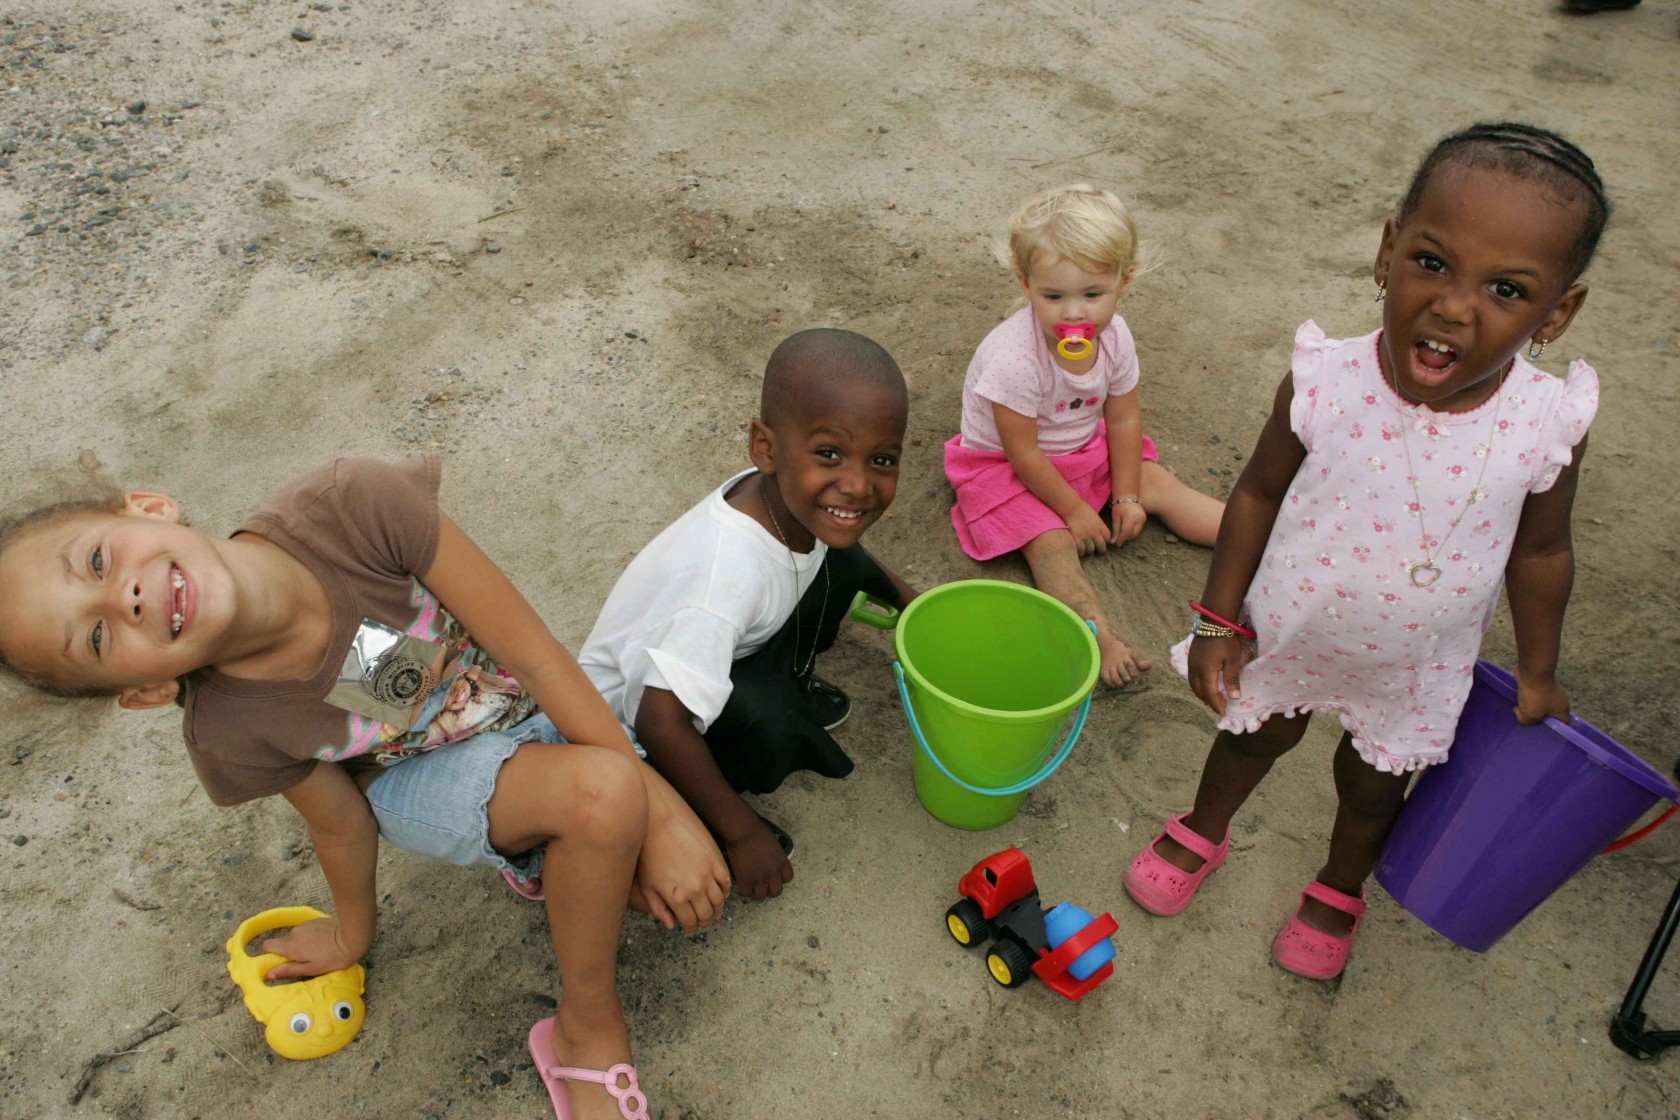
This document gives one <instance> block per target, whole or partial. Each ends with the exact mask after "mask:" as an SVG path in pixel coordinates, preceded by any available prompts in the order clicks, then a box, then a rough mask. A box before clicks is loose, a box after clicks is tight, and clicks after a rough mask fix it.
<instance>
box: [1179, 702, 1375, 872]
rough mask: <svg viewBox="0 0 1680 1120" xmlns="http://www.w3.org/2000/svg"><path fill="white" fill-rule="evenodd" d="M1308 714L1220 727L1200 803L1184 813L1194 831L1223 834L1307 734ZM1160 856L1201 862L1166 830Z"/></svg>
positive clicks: (1186, 864)
mask: <svg viewBox="0 0 1680 1120" xmlns="http://www.w3.org/2000/svg"><path fill="white" fill-rule="evenodd" d="M1307 720H1308V716H1307V715H1306V714H1305V713H1303V714H1301V715H1298V716H1273V717H1272V718H1271V719H1269V720H1267V721H1266V722H1265V723H1262V724H1261V725H1260V729H1259V730H1258V731H1251V732H1248V733H1246V734H1243V735H1237V734H1235V733H1233V732H1230V731H1221V732H1220V733H1219V734H1218V735H1216V736H1215V737H1214V740H1213V746H1212V748H1210V749H1209V750H1208V757H1207V762H1205V763H1203V765H1202V782H1201V785H1200V786H1198V787H1197V789H1196V806H1195V808H1193V809H1192V810H1190V814H1189V815H1188V816H1186V817H1185V818H1184V823H1185V824H1186V825H1188V826H1189V827H1190V829H1191V831H1193V832H1195V833H1196V834H1197V835H1199V836H1202V837H1204V838H1205V839H1206V840H1207V841H1208V842H1209V843H1210V844H1218V843H1219V842H1220V841H1221V840H1223V839H1225V830H1226V829H1228V828H1230V827H1231V818H1232V817H1234V816H1236V815H1237V810H1238V809H1240V808H1242V806H1243V802H1245V801H1247V800H1248V795H1249V794H1251V793H1253V792H1254V787H1256V786H1258V785H1259V784H1260V780H1261V779H1262V778H1264V777H1265V776H1266V775H1267V773H1269V772H1270V771H1271V769H1272V763H1274V762H1276V761H1277V760H1278V759H1280V758H1282V757H1283V756H1284V755H1285V754H1287V753H1288V752H1289V751H1290V750H1292V749H1293V748H1294V746H1295V744H1296V743H1299V742H1300V741H1301V736H1302V735H1304V734H1306V731H1307ZM1355 757H1356V758H1357V757H1358V756H1357V755H1356V756H1355ZM1155 851H1156V852H1157V853H1158V854H1159V855H1160V856H1161V858H1162V859H1164V860H1166V861H1167V862H1168V863H1170V864H1172V865H1173V866H1174V867H1176V868H1178V869H1179V870H1180V871H1195V870H1196V869H1198V868H1199V867H1201V866H1202V857H1201V856H1199V855H1197V854H1196V853H1194V852H1192V851H1191V850H1190V849H1189V848H1186V847H1185V846H1184V845H1183V844H1180V843H1179V842H1178V841H1177V840H1174V839H1173V838H1172V837H1171V836H1164V837H1162V838H1161V840H1160V842H1159V843H1157V844H1156V845H1155Z"/></svg>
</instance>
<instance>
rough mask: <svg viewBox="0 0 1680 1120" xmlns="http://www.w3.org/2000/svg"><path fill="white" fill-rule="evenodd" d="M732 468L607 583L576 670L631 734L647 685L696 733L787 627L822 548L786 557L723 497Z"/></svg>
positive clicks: (824, 547) (824, 550) (780, 546)
mask: <svg viewBox="0 0 1680 1120" xmlns="http://www.w3.org/2000/svg"><path fill="white" fill-rule="evenodd" d="M752 473H753V472H752V471H750V470H749V471H742V472H741V473H740V474H738V475H736V476H735V477H733V478H731V479H730V480H729V481H728V482H725V483H724V484H723V485H722V486H720V487H718V488H717V489H716V490H714V491H712V492H711V493H710V494H708V495H707V496H706V497H705V498H704V499H703V500H702V501H701V502H700V503H699V504H698V505H696V506H695V507H694V508H693V509H691V510H689V511H688V512H687V513H685V514H683V515H682V516H681V517H679V518H677V519H676V520H675V521H673V522H672V523H671V524H670V525H668V526H666V528H665V530H664V531H663V532H661V533H660V534H659V535H658V536H657V537H654V538H653V540H651V541H649V542H648V546H647V547H646V548H644V549H642V551H641V552H640V553H638V554H637V555H636V558H635V559H634V560H631V561H630V565H629V567H627V568H625V569H624V574H623V575H621V576H619V577H618V582H617V583H616V584H614V585H613V589H612V594H610V595H608V596H607V603H606V606H604V607H602V608H601V616H600V617H599V618H597V619H596V620H595V629H594V630H592V631H590V634H589V638H588V640H586V641H585V642H584V643H583V650H582V652H580V653H579V654H578V663H579V664H580V665H582V666H583V671H584V672H585V673H586V674H588V676H589V679H590V680H591V681H593V682H594V684H595V687H596V688H598V689H599V690H600V691H601V695H602V696H605V697H606V699H607V703H608V704H610V705H611V706H612V710H613V713H614V714H615V715H617V716H618V719H619V722H620V723H622V724H624V727H625V729H626V730H627V731H629V732H630V734H631V737H632V738H634V737H635V726H636V712H637V710H638V709H639V708H640V707H641V704H642V692H643V691H644V690H645V689H647V688H648V687H649V686H652V687H654V688H663V689H667V690H669V691H670V692H673V693H675V694H676V697H677V699H679V700H681V701H682V702H683V706H684V707H686V708H687V709H688V710H689V711H690V712H693V713H694V723H695V726H696V727H697V728H698V729H699V730H700V731H702V732H703V731H705V730H706V728H708V727H710V726H711V723H712V721H713V720H714V719H716V718H717V717H718V714H719V713H720V712H722V711H723V706H724V704H725V702H727V701H728V699H729V692H730V687H731V686H730V683H729V670H730V667H731V666H732V665H733V663H734V662H735V661H737V660H738V659H740V658H743V657H746V656H747V655H748V654H750V653H756V652H757V651H758V650H760V649H762V648H764V645H765V644H766V643H767V642H769V640H770V639H771V638H773V637H775V635H776V634H777V632H779V631H780V630H781V628H782V627H783V626H785V625H786V624H787V620H788V619H789V618H790V617H791V616H792V615H793V608H794V607H796V606H797V605H798V604H799V599H800V596H802V595H804V594H805V590H806V588H808V587H810V586H811V581H812V580H813V579H815V578H816V576H817V572H818V571H819V570H820V569H821V567H822V561H823V557H824V556H825V555H827V553H828V546H827V545H825V544H823V543H822V542H821V541H818V542H816V545H815V547H813V548H812V549H811V551H810V552H806V553H797V552H790V551H789V550H788V548H787V546H785V545H784V544H782V542H781V541H779V540H777V539H776V538H775V537H773V536H771V535H770V534H769V533H768V532H766V531H765V530H764V528H763V527H762V526H761V525H759V523H758V522H756V521H754V520H753V519H752V518H751V517H748V516H747V515H746V514H744V513H742V512H741V511H740V510H738V509H735V508H734V507H733V506H731V505H730V504H729V503H728V502H726V501H724V500H723V496H724V494H725V493H727V492H728V491H729V488H730V487H731V486H734V485H735V483H736V482H737V481H739V480H740V479H743V478H745V477H746V476H747V475H749V474H752Z"/></svg>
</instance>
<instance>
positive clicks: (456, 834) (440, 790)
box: [367, 712, 565, 882]
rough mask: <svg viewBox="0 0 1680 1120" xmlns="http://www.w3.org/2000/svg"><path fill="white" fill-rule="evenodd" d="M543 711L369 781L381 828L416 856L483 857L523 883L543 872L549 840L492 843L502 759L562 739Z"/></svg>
mask: <svg viewBox="0 0 1680 1120" xmlns="http://www.w3.org/2000/svg"><path fill="white" fill-rule="evenodd" d="M564 741H565V740H563V739H562V738H561V737H560V733H559V732H558V731H556V730H555V728H554V723H553V721H551V720H550V719H549V718H548V717H547V716H545V715H543V714H542V713H541V712H538V713H537V714H536V715H534V716H532V717H531V718H530V719H528V720H526V721H525V722H523V723H520V724H516V725H515V726H513V727H510V728H508V729H507V730H506V731H487V732H485V733H484V734H482V735H474V736H473V737H472V738H471V739H463V740H461V741H460V742H459V743H450V744H449V745H448V746H443V747H438V748H437V749H435V750H430V751H427V752H426V753H424V754H418V755H415V756H414V757H413V758H408V759H404V760H403V761H402V762H399V763H397V764H396V765H395V766H392V767H390V768H388V769H387V770H385V771H384V773H382V774H380V775H379V776H378V777H377V778H375V779H374V780H373V781H372V782H371V783H369V785H368V787H367V799H368V804H369V805H371V806H373V816H374V819H375V820H377V821H378V822H379V835H381V836H383V837H384V838H385V839H387V840H389V841H390V842H391V843H393V844H395V845H396V846H397V847H399V848H402V849H403V850H404V851H409V852H414V853H415V854H416V855H422V856H431V857H432V858H433V859H441V860H443V861H445V862H447V863H457V864H461V865H463V866H466V865H470V864H475V863H485V864H489V865H490V866H491V867H494V868H495V869H496V870H498V871H506V872H509V873H510V874H512V875H513V876H514V877H515V878H517V879H519V880H520V881H521V882H528V881H529V880H531V879H535V878H536V877H537V876H538V875H540V874H542V863H543V847H544V846H543V845H541V844H539V845H537V846H536V847H535V848H532V849H530V850H529V851H525V852H520V853H519V854H518V855H514V856H504V855H503V854H502V853H500V852H498V851H497V850H496V849H495V848H493V847H491V846H490V814H489V806H490V795H491V794H493V793H495V792H496V778H497V775H499V774H500V772H501V769H502V763H504V762H506V761H507V760H508V759H510V758H512V757H513V753H514V752H515V751H517V750H518V749H519V748H520V747H522V746H523V745H525V744H526V743H560V742H564Z"/></svg>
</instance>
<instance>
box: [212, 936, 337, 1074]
mask: <svg viewBox="0 0 1680 1120" xmlns="http://www.w3.org/2000/svg"><path fill="white" fill-rule="evenodd" d="M324 917H326V915H325V914H323V913H321V912H320V911H319V910H317V909H315V908H314V907H313V906H280V907H276V908H275V909H273V910H264V911H263V912H262V913H261V914H258V915H257V916H256V917H254V918H247V919H245V921H244V922H242V923H240V926H239V928H238V929H236V930H234V931H233V936H232V937H230V938H228V940H227V953H228V962H227V970H228V975H229V976H231V977H233V982H234V983H235V984H238V985H239V987H240V988H241V989H242V990H243V991H244V993H245V1010H247V1011H249V1012H250V1013H251V1014H252V1015H253V1016H254V1017H255V1018H256V1020H257V1022H259V1023H262V1024H264V1028H265V1036H266V1037H267V1039H268V1044H269V1046H270V1047H272V1048H273V1050H274V1052H275V1053H276V1054H278V1055H280V1056H281V1057H282V1058H292V1059H294V1060H302V1059H305V1058H324V1057H326V1056H327V1055H328V1054H334V1053H337V1052H338V1051H339V1050H342V1049H343V1048H344V1047H345V1046H346V1045H348V1044H349V1042H350V1040H351V1039H352V1038H355V1037H356V1032H357V1031H359V1030H361V1029H362V1021H363V1020H364V1019H366V1018H367V1007H366V1006H365V1005H364V1004H363V1003H362V991H363V987H364V983H365V981H366V980H367V969H365V968H363V967H362V966H361V965H359V964H353V965H351V966H350V967H349V968H341V969H338V970H336V971H334V972H328V973H324V974H322V975H320V976H312V977H310V978H309V979H307V980H297V981H293V982H291V983H282V984H270V983H268V981H266V980H264V979H263V974H264V973H266V972H267V971H268V970H269V969H271V968H273V967H274V966H275V965H277V964H285V963H286V958H285V957H282V956H281V955H280V954H279V953H263V954H262V955H260V956H255V957H253V956H252V955H251V954H249V953H247V952H246V951H245V945H246V944H247V943H248V942H249V941H250V940H251V939H252V938H253V937H257V936H259V935H261V934H264V933H268V932H270V931H272V930H277V929H285V928H288V927H290V926H296V925H302V924H303V923H304V922H308V921H313V920H314V919H316V918H324Z"/></svg>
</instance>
